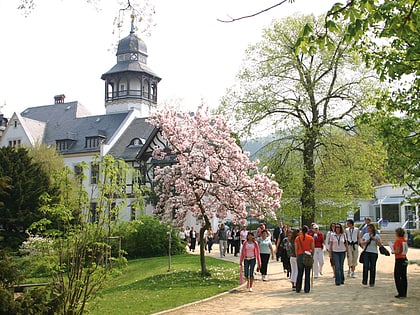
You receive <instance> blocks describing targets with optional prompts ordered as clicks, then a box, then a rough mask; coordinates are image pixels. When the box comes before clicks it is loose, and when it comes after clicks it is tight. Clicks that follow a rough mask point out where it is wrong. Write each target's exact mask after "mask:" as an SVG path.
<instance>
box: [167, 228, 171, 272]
mask: <svg viewBox="0 0 420 315" xmlns="http://www.w3.org/2000/svg"><path fill="white" fill-rule="evenodd" d="M167 233H168V240H169V243H168V272H169V271H171V250H172V222H171V224H170V225H169V231H168V232H167Z"/></svg>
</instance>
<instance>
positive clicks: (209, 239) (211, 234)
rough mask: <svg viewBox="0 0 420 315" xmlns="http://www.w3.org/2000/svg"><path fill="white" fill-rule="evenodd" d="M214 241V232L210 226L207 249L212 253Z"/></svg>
mask: <svg viewBox="0 0 420 315" xmlns="http://www.w3.org/2000/svg"><path fill="white" fill-rule="evenodd" d="M213 242H214V232H213V229H212V228H211V227H209V229H208V231H207V250H208V251H209V253H211V250H212V247H213Z"/></svg>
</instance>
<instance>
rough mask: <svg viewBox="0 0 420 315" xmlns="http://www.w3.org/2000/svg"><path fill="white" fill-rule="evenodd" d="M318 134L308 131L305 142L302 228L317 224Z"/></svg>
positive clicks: (301, 198)
mask: <svg viewBox="0 0 420 315" xmlns="http://www.w3.org/2000/svg"><path fill="white" fill-rule="evenodd" d="M315 144H316V133H315V131H314V130H308V131H307V134H306V137H305V139H304V142H303V189H302V195H301V197H300V200H301V204H302V226H303V225H307V226H308V227H310V226H311V223H313V222H315V210H316V204H315V164H314V152H315Z"/></svg>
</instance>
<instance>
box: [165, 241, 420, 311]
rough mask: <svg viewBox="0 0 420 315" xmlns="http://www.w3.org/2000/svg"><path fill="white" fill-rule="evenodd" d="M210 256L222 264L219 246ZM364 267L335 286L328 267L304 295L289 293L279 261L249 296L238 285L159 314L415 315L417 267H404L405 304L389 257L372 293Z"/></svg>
mask: <svg viewBox="0 0 420 315" xmlns="http://www.w3.org/2000/svg"><path fill="white" fill-rule="evenodd" d="M195 254H198V253H195ZM207 255H208V254H207ZM210 255H211V256H213V257H215V258H219V259H220V257H219V251H218V247H217V245H216V246H214V251H213V253H211V254H210ZM408 258H409V259H410V260H416V261H418V262H420V249H414V248H410V249H409V252H408ZM223 259H225V260H230V261H234V262H239V257H234V256H233V255H232V254H227V255H226V258H223ZM327 261H328V260H326V262H327ZM362 267H363V266H362V265H359V266H358V267H357V268H356V278H348V279H346V283H345V285H342V286H336V285H334V279H333V274H332V269H331V267H330V266H329V263H326V264H325V267H324V275H323V276H320V277H319V278H318V279H315V280H314V283H313V287H312V288H311V292H310V293H309V294H305V293H296V292H294V291H292V290H291V285H290V282H289V281H288V279H287V278H286V274H285V273H284V272H283V268H282V264H281V262H277V261H275V260H271V261H270V263H269V266H268V274H269V281H267V282H263V281H261V280H257V281H255V283H254V291H253V292H248V291H247V290H246V287H245V286H244V285H242V286H240V287H238V288H236V289H235V290H232V291H231V292H228V293H225V294H221V295H218V296H216V297H213V298H209V299H206V300H203V301H199V302H196V303H191V304H188V305H184V306H182V307H179V308H176V309H173V310H169V311H165V312H161V313H159V314H165V315H175V314H182V315H193V314H206V315H212V314H231V313H234V314H241V315H247V314H261V315H271V314H276V315H277V314H293V315H299V314H305V315H308V314H317V315H322V314H334V313H336V312H338V313H337V314H340V315H345V314H349V315H354V314H364V315H366V314H392V315H398V314H408V315H410V314H413V315H414V314H419V312H420V266H419V265H417V264H410V265H409V266H408V274H409V279H408V297H407V298H406V299H396V298H395V297H394V295H396V294H397V293H396V289H395V285H394V279H393V268H394V257H393V255H391V256H390V257H386V256H383V255H379V259H378V263H377V277H376V285H375V287H374V288H370V287H369V286H363V285H362V284H361V271H362ZM345 270H347V268H345Z"/></svg>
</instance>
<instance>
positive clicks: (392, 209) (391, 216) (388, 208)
mask: <svg viewBox="0 0 420 315" xmlns="http://www.w3.org/2000/svg"><path fill="white" fill-rule="evenodd" d="M382 219H384V220H387V221H388V222H400V205H399V204H397V203H394V204H382Z"/></svg>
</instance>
